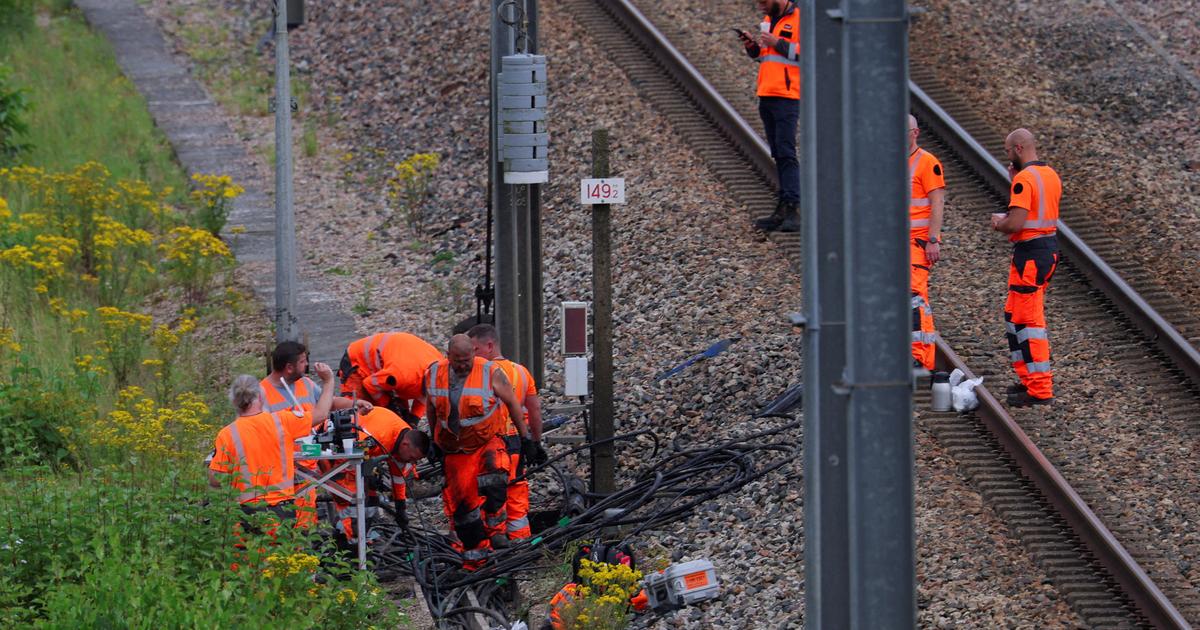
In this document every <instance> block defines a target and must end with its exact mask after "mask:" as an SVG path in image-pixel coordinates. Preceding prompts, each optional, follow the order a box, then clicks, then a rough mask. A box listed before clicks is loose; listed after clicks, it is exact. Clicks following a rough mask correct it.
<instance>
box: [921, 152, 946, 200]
mask: <svg viewBox="0 0 1200 630" xmlns="http://www.w3.org/2000/svg"><path fill="white" fill-rule="evenodd" d="M926 155H929V159H926V160H922V161H921V162H922V163H921V173H920V174H919V175H918V177H920V179H921V186H923V187H924V188H925V193H926V194H928V193H930V192H932V191H934V190H937V189H939V188H945V187H946V176H945V173H944V172H943V169H942V163H941V162H940V161H938V159H937V158H935V157H933V155H930V154H928V153H927V154H926Z"/></svg>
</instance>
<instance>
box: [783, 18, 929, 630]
mask: <svg viewBox="0 0 1200 630" xmlns="http://www.w3.org/2000/svg"><path fill="white" fill-rule="evenodd" d="M803 10H804V13H803V14H802V16H801V22H802V29H803V36H802V46H803V47H804V60H805V82H804V95H803V100H802V106H803V110H802V112H803V113H802V118H801V120H802V126H801V128H802V130H803V131H802V133H803V142H804V144H803V146H804V148H805V153H804V156H803V158H802V159H803V164H804V172H805V180H804V186H803V198H802V206H803V213H804V243H805V283H804V291H805V296H804V299H805V309H806V310H805V316H806V320H807V321H806V336H805V344H804V353H805V383H806V391H805V394H806V396H805V404H804V417H805V445H804V448H805V457H804V467H805V479H806V498H805V537H806V540H805V554H806V556H807V558H806V579H805V583H806V590H805V597H806V624H807V625H808V627H810V628H872V629H874V628H912V627H914V626H915V624H916V617H915V603H916V594H915V593H916V591H915V587H914V582H915V577H914V566H913V558H914V552H913V482H912V476H913V475H912V468H913V452H912V424H911V423H912V398H911V390H910V387H911V359H910V354H909V337H910V328H911V326H910V321H909V318H910V311H909V299H908V298H909V289H908V252H907V249H906V247H907V239H908V222H907V221H908V220H907V214H906V200H907V197H908V190H907V188H908V182H907V177H906V169H905V164H906V160H905V147H906V145H905V137H904V133H905V129H906V126H905V115H906V114H907V110H908V97H907V91H906V87H907V77H908V69H907V63H908V48H907V35H908V22H907V20H908V16H907V12H906V7H905V5H904V2H903V1H902V0H812V1H811V2H805V3H803Z"/></svg>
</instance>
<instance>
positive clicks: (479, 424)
mask: <svg viewBox="0 0 1200 630" xmlns="http://www.w3.org/2000/svg"><path fill="white" fill-rule="evenodd" d="M447 350H448V352H447V355H448V357H449V358H448V359H442V360H441V361H438V362H437V363H434V364H433V365H431V366H429V369H428V370H427V371H426V372H425V396H426V400H427V403H426V409H427V414H428V418H429V426H431V427H433V439H434V442H435V443H436V444H437V445H438V448H440V449H441V450H442V452H443V453H445V459H444V461H443V467H444V469H445V471H446V487H445V488H444V490H443V492H442V500H443V501H444V502H445V509H446V514H447V515H449V516H450V523H451V528H452V529H453V531H454V533H455V534H456V535H457V537H458V540H459V546H460V549H461V550H462V552H463V558H464V560H465V562H464V564H463V566H464V568H466V569H475V568H478V567H479V566H480V565H481V564H482V563H483V561H484V560H485V559H486V558H487V556H488V554H489V553H490V552H491V550H492V543H493V541H494V542H496V543H497V544H498V545H507V543H508V537H507V536H506V535H505V533H504V530H505V521H506V520H507V513H506V512H505V509H504V504H505V501H506V500H507V494H508V477H509V475H508V471H509V468H510V462H509V458H508V452H507V451H506V450H505V448H504V434H505V428H506V426H507V424H508V421H509V418H510V417H511V418H512V420H513V422H514V423H515V424H516V426H517V433H518V435H520V436H521V438H523V439H530V433H529V426H528V425H526V424H525V417H524V414H523V413H522V412H521V404H520V402H518V401H517V397H516V394H515V393H513V388H512V385H511V384H510V383H509V382H508V378H507V377H506V376H505V375H504V370H502V369H500V366H498V365H496V364H495V363H494V362H492V361H487V360H485V359H483V358H477V357H476V356H475V344H474V342H472V341H471V338H470V337H468V336H466V335H454V336H453V337H451V338H450V345H449V348H448V349H447Z"/></svg>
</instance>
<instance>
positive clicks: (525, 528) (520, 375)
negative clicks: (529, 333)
mask: <svg viewBox="0 0 1200 630" xmlns="http://www.w3.org/2000/svg"><path fill="white" fill-rule="evenodd" d="M467 336H468V337H470V338H471V341H472V342H474V344H475V356H476V357H479V358H482V359H485V360H487V361H491V362H493V363H495V364H496V365H498V366H500V369H502V370H504V375H505V376H507V377H508V382H509V383H511V384H512V387H513V392H515V393H516V396H517V400H519V401H520V402H521V406H522V407H523V408H524V410H525V414H524V416H525V424H526V425H528V426H529V433H530V435H531V436H532V438H533V442H534V448H533V453H532V454H531V456H530V457H529V458H528V460H527V459H526V457H525V451H526V450H528V449H526V448H522V446H523V445H522V444H521V438H520V436H519V435H518V434H517V425H516V424H515V423H514V422H512V420H511V419H510V420H509V423H508V427H507V428H506V431H505V433H506V435H505V438H504V446H505V449H506V450H507V451H508V456H509V461H510V462H511V464H512V466H511V468H510V470H509V471H508V479H509V486H508V501H507V502H506V503H505V511H506V512H507V513H508V514H507V515H508V522H507V524H506V525H505V532H506V533H507V534H508V539H509V540H520V539H522V538H529V537H530V536H532V535H533V533H532V532H531V531H530V530H529V481H528V480H525V479H522V480H520V481H513V480H514V479H516V477H517V475H518V474H521V473H522V472H523V470H524V466H529V465H533V466H537V465H538V464H542V463H545V461H546V459H547V457H546V450H545V449H544V448H542V445H541V439H542V405H541V402H540V401H539V400H538V393H537V384H536V383H534V382H533V375H532V374H530V373H529V370H528V369H527V368H526V367H525V366H523V365H521V364H520V363H517V362H515V361H509V360H508V359H505V358H504V356H503V355H501V354H500V335H499V334H498V333H497V332H496V327H495V326H492V325H491V324H477V325H475V326H473V327H472V328H471V330H469V331H467Z"/></svg>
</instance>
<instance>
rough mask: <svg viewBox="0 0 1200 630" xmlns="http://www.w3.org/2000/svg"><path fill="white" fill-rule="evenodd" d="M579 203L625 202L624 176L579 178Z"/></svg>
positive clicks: (586, 204)
mask: <svg viewBox="0 0 1200 630" xmlns="http://www.w3.org/2000/svg"><path fill="white" fill-rule="evenodd" d="M579 203H581V204H583V205H585V206H591V205H596V204H615V203H625V178H624V177H604V178H596V179H582V180H579Z"/></svg>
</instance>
